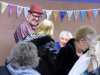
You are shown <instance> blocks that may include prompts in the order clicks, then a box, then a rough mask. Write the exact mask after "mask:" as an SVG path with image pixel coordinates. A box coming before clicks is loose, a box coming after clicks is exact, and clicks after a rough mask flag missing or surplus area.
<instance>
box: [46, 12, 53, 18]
mask: <svg viewBox="0 0 100 75" xmlns="http://www.w3.org/2000/svg"><path fill="white" fill-rule="evenodd" d="M45 11H46V14H47V19H50V16H51V14H52V10H45Z"/></svg>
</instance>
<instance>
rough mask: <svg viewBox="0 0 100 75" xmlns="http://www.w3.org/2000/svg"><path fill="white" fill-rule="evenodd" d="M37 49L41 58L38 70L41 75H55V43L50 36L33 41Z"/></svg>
mask: <svg viewBox="0 0 100 75" xmlns="http://www.w3.org/2000/svg"><path fill="white" fill-rule="evenodd" d="M31 42H33V43H34V44H35V45H36V46H37V48H38V54H39V56H40V63H39V66H38V67H37V70H38V71H39V73H41V75H55V58H56V57H55V54H53V52H52V51H54V50H53V49H54V45H55V42H54V40H53V39H52V38H51V37H50V36H42V37H39V38H37V39H34V40H31Z"/></svg>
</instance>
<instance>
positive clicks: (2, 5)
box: [1, 2, 8, 14]
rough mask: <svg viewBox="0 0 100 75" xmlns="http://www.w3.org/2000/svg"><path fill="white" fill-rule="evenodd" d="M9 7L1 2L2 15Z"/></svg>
mask: <svg viewBox="0 0 100 75" xmlns="http://www.w3.org/2000/svg"><path fill="white" fill-rule="evenodd" d="M7 6H8V4H7V3H5V2H1V13H2V14H3V13H4V11H5V10H6V8H7Z"/></svg>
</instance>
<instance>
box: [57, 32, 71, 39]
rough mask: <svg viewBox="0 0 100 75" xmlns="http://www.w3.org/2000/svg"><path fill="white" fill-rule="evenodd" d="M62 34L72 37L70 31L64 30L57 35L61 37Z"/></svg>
mask: <svg viewBox="0 0 100 75" xmlns="http://www.w3.org/2000/svg"><path fill="white" fill-rule="evenodd" d="M63 36H68V37H69V38H73V35H72V33H71V32H69V31H66V30H63V31H61V32H60V34H59V37H63Z"/></svg>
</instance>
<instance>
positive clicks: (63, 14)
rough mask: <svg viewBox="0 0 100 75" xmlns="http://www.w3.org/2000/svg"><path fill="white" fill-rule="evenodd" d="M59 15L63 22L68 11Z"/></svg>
mask: <svg viewBox="0 0 100 75" xmlns="http://www.w3.org/2000/svg"><path fill="white" fill-rule="evenodd" d="M59 14H60V19H61V21H63V20H64V17H65V15H66V11H60V12H59Z"/></svg>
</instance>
